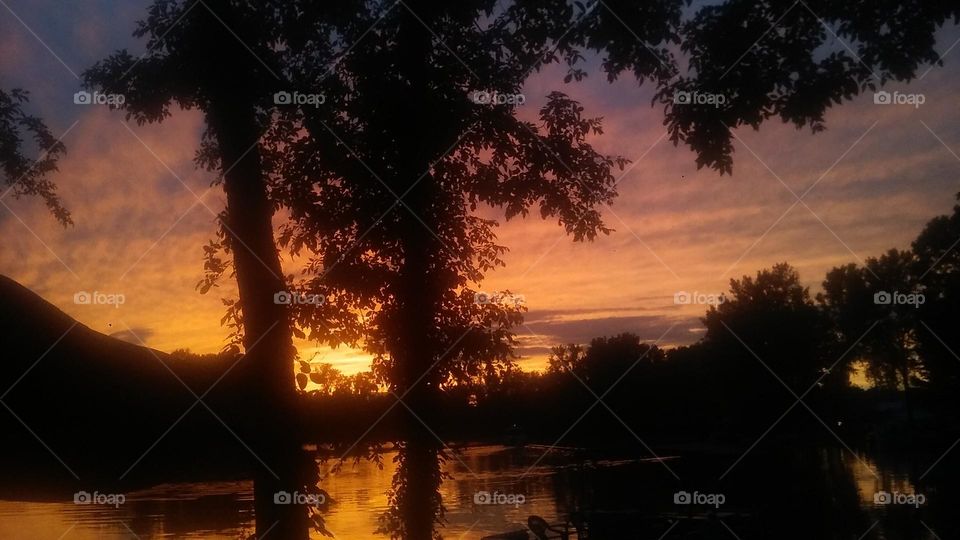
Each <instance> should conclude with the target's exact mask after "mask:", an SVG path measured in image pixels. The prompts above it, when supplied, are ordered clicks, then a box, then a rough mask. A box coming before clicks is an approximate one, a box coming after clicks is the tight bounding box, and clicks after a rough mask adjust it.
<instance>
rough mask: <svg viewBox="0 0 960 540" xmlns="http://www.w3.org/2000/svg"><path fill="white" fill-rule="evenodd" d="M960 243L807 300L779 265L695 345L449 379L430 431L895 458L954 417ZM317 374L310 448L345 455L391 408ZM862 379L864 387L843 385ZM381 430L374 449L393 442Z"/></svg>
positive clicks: (867, 264) (364, 377)
mask: <svg viewBox="0 0 960 540" xmlns="http://www.w3.org/2000/svg"><path fill="white" fill-rule="evenodd" d="M958 241H960V206H956V207H955V208H954V211H953V213H952V214H950V215H944V216H939V217H936V218H934V219H933V220H931V221H930V222H929V223H927V225H926V226H925V227H924V229H923V231H922V232H921V233H920V235H919V236H918V237H917V238H916V240H915V241H914V242H913V243H912V246H911V249H909V250H896V249H892V250H890V251H888V252H887V253H884V254H883V255H881V256H879V257H870V258H867V259H866V260H865V261H864V263H863V264H847V265H843V266H840V267H837V268H833V269H831V270H830V271H829V272H827V274H826V276H825V277H824V279H823V282H822V289H823V290H822V292H820V293H817V294H815V295H814V294H811V292H810V290H809V288H808V287H805V286H804V285H803V283H802V282H801V278H800V275H799V273H798V272H797V271H796V269H794V268H793V267H791V266H790V265H789V264H787V263H780V264H776V265H774V266H773V267H772V268H768V269H763V270H760V271H758V272H757V273H756V275H755V276H752V277H751V276H744V277H743V278H741V279H733V280H731V282H730V290H729V292H728V293H726V294H725V295H724V301H722V302H721V303H719V304H718V305H715V306H711V307H709V309H708V310H707V311H706V313H705V315H704V317H703V318H702V319H701V321H702V323H703V325H704V326H705V333H704V336H703V338H702V339H701V340H699V341H698V342H697V343H695V344H693V345H690V346H683V347H678V348H673V349H664V348H661V347H658V346H656V345H653V344H649V343H644V342H643V341H642V340H641V339H640V337H638V336H637V335H636V334H631V333H623V334H619V335H614V336H608V337H598V338H595V339H593V340H592V341H591V342H590V343H589V344H564V345H558V346H556V347H554V348H553V349H552V351H551V354H550V357H549V361H548V366H547V368H546V370H545V371H543V372H524V371H521V370H519V369H518V368H517V367H516V365H511V366H510V367H509V368H508V369H507V370H505V371H503V372H499V373H494V374H489V373H487V374H482V375H479V376H474V377H470V378H469V379H461V380H453V379H451V380H449V381H448V383H447V384H445V385H444V386H443V388H442V392H441V394H442V397H441V398H440V400H441V405H440V410H441V411H442V413H438V414H434V415H433V417H432V418H431V423H430V426H431V427H432V428H434V429H435V430H436V431H437V432H438V434H439V435H440V436H441V437H443V438H449V439H451V440H460V441H471V440H497V441H504V442H514V441H515V442H524V441H525V442H544V443H548V444H549V443H554V442H559V441H557V438H558V437H560V436H561V435H562V434H564V432H565V430H567V428H569V427H570V426H571V424H574V423H576V425H575V427H574V428H573V429H572V430H570V431H569V432H568V433H566V434H565V435H564V437H563V440H564V441H566V442H567V443H569V444H576V445H588V446H589V445H594V446H604V445H611V444H612V445H622V444H637V443H638V442H639V441H638V435H639V436H640V437H642V439H644V440H646V439H647V437H650V440H652V441H656V442H657V443H659V444H661V445H662V444H668V445H669V444H673V445H684V444H692V443H696V444H700V445H706V446H709V445H710V444H713V443H715V444H717V445H725V444H728V443H733V442H738V441H740V440H741V439H743V438H750V437H756V436H759V434H760V433H761V432H762V431H763V430H765V429H766V428H768V427H770V426H771V424H773V423H774V422H777V423H778V425H779V426H780V428H779V429H777V430H775V433H774V434H773V437H772V438H771V440H773V441H776V440H777V438H778V437H781V438H782V437H787V438H792V439H796V440H798V441H799V440H801V439H802V440H806V441H809V442H811V443H816V444H819V443H822V442H823V441H824V440H827V441H832V440H833V436H832V434H831V432H833V433H835V434H838V435H840V436H841V438H843V439H846V438H849V437H852V438H853V439H852V440H857V441H863V442H864V443H869V444H874V443H888V444H895V443H902V442H907V440H905V439H902V438H901V437H900V435H901V434H902V433H903V432H904V431H906V430H911V429H912V430H914V434H916V431H917V430H920V431H922V432H923V433H927V434H930V435H935V436H937V437H944V438H949V437H950V436H952V435H954V433H955V432H956V431H957V427H956V426H957V425H958V424H957V422H956V420H957V418H958V416H960V415H958V413H960V408H958V405H957V403H956V400H955V399H952V397H951V396H952V395H953V393H955V392H956V391H957V390H958V383H960V381H958V375H960V359H958V358H957V357H956V355H955V354H954V351H957V350H960V343H958V341H960V337H958V336H957V334H956V332H955V331H953V326H954V325H955V323H956V320H957V318H958V316H960V305H958V298H960V264H958V263H960V253H958V252H957V250H956V249H955V247H956V244H957V242H958ZM311 370H312V373H311V376H310V379H311V380H312V381H313V383H314V386H311V387H310V389H309V390H308V392H307V393H306V398H305V400H306V408H307V409H308V410H309V411H310V413H309V415H308V416H310V417H313V418H318V419H320V420H321V421H320V422H311V423H310V424H309V425H311V426H318V427H319V426H322V429H323V431H319V430H318V431H317V432H316V433H314V434H313V436H315V437H317V440H323V438H324V437H323V434H326V435H327V436H329V435H330V434H334V438H335V439H337V440H339V439H341V438H342V439H343V440H344V441H346V442H350V443H354V442H355V439H356V438H357V437H360V436H361V435H362V431H360V428H361V427H362V428H364V429H366V427H368V426H369V425H370V424H371V423H373V422H375V421H376V420H377V419H378V418H379V417H380V416H381V415H383V414H384V412H385V411H386V410H387V409H390V408H391V406H393V405H395V403H396V397H395V396H393V395H391V394H388V393H382V392H379V391H378V387H377V384H376V378H375V377H374V375H373V374H372V373H369V372H363V373H358V374H355V375H352V376H345V375H343V374H342V373H340V372H338V371H337V370H336V369H335V368H334V367H333V366H331V365H329V364H316V365H313V366H312V367H311ZM855 373H856V374H857V375H856V377H858V378H862V379H863V381H865V382H866V383H867V384H866V385H865V386H866V387H864V385H855V384H852V382H851V377H852V376H854V374H855ZM588 409H589V412H587V413H586V415H584V412H585V411H587V410H588ZM787 411H789V414H787V415H786V416H785V417H784V418H782V419H779V420H778V418H779V417H780V416H781V415H784V414H785V412H787ZM811 413H812V414H811ZM389 418H390V415H389V414H388V415H387V420H385V421H383V422H381V423H380V424H379V426H378V428H376V429H374V430H373V431H371V435H370V436H371V437H373V438H383V439H384V440H386V439H389V438H390V437H391V436H392V435H394V433H392V432H391V429H392V428H391V425H392V423H391V422H390V421H389ZM825 427H826V428H827V429H825ZM640 434H642V435H640ZM841 434H842V435H841ZM351 438H353V439H354V440H351Z"/></svg>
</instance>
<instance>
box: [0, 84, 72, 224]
mask: <svg viewBox="0 0 960 540" xmlns="http://www.w3.org/2000/svg"><path fill="white" fill-rule="evenodd" d="M28 101H29V96H28V93H27V92H26V91H24V90H22V89H19V88H14V89H12V90H10V91H7V90H4V89H2V88H0V170H2V171H3V183H2V184H0V185H4V186H6V188H5V189H4V190H3V193H4V194H7V193H12V194H13V196H14V197H16V198H20V197H22V196H24V195H32V196H37V197H40V198H41V199H43V202H44V204H46V206H47V209H48V210H49V211H50V213H51V214H53V216H54V218H56V220H57V221H58V222H60V224H61V225H63V226H67V225H72V224H73V221H72V220H71V219H70V212H68V211H67V209H66V208H64V206H63V204H62V202H61V201H60V197H59V196H58V195H57V192H56V186H55V185H54V183H53V181H51V180H50V179H49V178H48V177H49V175H51V174H53V173H54V172H56V171H57V160H59V159H60V158H61V157H63V155H64V154H65V153H66V151H67V149H66V146H64V144H63V143H62V142H60V141H59V140H58V139H57V138H56V137H54V136H53V134H52V133H50V129H49V128H47V126H46V124H44V123H43V120H41V119H40V118H38V117H36V116H33V115H31V114H28V113H27V112H25V111H24V109H23V106H24V104H25V103H27V102H28ZM25 138H27V139H30V140H31V141H30V142H28V141H25V140H24V139H25ZM30 144H32V145H33V146H35V147H36V150H37V154H38V155H37V156H36V157H33V156H31V155H29V154H30V151H29V148H30V147H29V146H25V145H30Z"/></svg>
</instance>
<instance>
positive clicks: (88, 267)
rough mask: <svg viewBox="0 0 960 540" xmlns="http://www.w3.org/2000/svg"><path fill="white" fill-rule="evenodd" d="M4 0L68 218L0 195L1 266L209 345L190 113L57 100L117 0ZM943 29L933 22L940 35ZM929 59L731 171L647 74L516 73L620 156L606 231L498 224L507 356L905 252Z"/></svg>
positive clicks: (748, 134)
mask: <svg viewBox="0 0 960 540" xmlns="http://www.w3.org/2000/svg"><path fill="white" fill-rule="evenodd" d="M10 7H11V8H12V9H13V11H15V12H16V13H17V14H18V16H20V18H21V19H22V21H23V23H24V24H26V25H28V26H30V27H31V28H32V29H33V30H34V32H36V33H37V34H38V37H34V36H33V35H31V33H30V32H29V31H28V30H27V29H26V28H25V27H24V26H23V25H22V24H21V23H20V22H19V21H17V20H16V19H15V18H13V17H11V16H10V14H9V12H0V73H2V74H3V79H2V80H0V83H2V85H3V86H4V87H14V86H23V87H26V88H29V89H31V90H32V95H33V102H32V103H31V105H30V108H31V110H32V111H34V112H37V113H39V114H41V115H43V116H44V118H45V119H46V121H47V123H48V125H49V126H50V127H51V129H52V131H53V132H54V133H55V134H56V135H60V134H63V133H64V132H67V133H66V135H65V136H64V138H63V140H64V143H65V144H66V145H67V147H68V152H69V153H68V155H67V157H66V158H64V159H63V161H62V162H61V167H60V169H61V170H60V172H59V173H58V174H56V175H55V177H54V178H55V180H56V182H57V183H58V184H59V186H60V193H61V195H62V197H63V200H64V203H65V204H66V206H67V207H68V208H69V209H70V211H71V212H72V213H73V219H74V221H75V222H76V225H75V226H74V227H72V228H69V229H62V228H60V227H59V226H58V225H57V224H56V223H55V221H54V220H53V219H52V218H51V217H50V216H49V215H48V214H47V212H46V209H45V208H44V207H43V205H42V204H41V203H40V202H39V201H37V200H20V201H17V200H13V199H12V198H11V197H6V198H4V199H3V200H2V202H3V203H4V204H6V205H7V206H8V207H9V210H8V209H6V208H4V207H3V206H0V236H2V237H3V238H4V249H3V251H2V252H0V273H3V274H6V275H8V276H10V277H12V278H13V279H15V280H17V281H19V282H20V283H22V284H24V285H25V286H27V287H29V288H31V289H33V290H34V291H36V292H37V293H38V294H40V295H42V296H43V297H44V298H46V299H47V300H49V301H51V302H53V303H54V304H56V305H57V306H58V307H60V308H61V309H63V310H64V311H66V312H67V313H68V314H70V315H71V316H73V317H75V318H77V319H78V320H80V321H81V322H82V323H84V324H87V325H88V326H90V327H91V328H94V329H96V330H99V331H101V332H104V333H122V334H125V335H126V337H127V338H128V339H132V340H133V341H136V338H135V337H134V336H138V337H139V338H140V339H142V340H144V341H145V342H146V344H147V345H149V346H151V347H154V348H157V349H161V350H168V351H169V350H172V349H174V348H180V347H188V348H190V349H192V350H193V351H195V352H214V351H217V350H219V349H220V348H221V347H222V345H223V340H224V338H225V336H226V331H225V329H223V328H221V327H220V325H219V320H220V317H221V316H222V315H223V306H222V304H221V302H220V297H221V296H234V295H235V292H236V291H235V290H234V288H233V286H232V284H231V283H230V282H229V280H227V281H225V282H224V283H223V287H222V288H221V289H220V290H215V291H213V292H211V293H209V294H207V295H200V294H199V293H197V292H196V291H195V289H194V286H195V285H196V283H197V281H198V280H199V279H200V278H201V276H202V258H201V256H202V251H201V245H202V244H203V243H205V242H206V240H207V239H209V238H210V237H211V236H212V234H213V232H214V214H215V213H216V212H218V211H219V210H220V209H221V208H222V207H223V201H224V197H223V193H222V191H221V190H220V189H219V188H215V189H212V190H209V184H210V180H211V178H212V177H211V175H210V174H207V173H205V172H201V171H198V170H196V169H195V167H194V165H193V161H192V160H193V156H194V152H195V150H196V148H197V146H198V142H199V135H200V131H201V117H200V115H199V114H197V113H196V112H181V113H177V114H174V116H173V117H172V118H171V119H169V120H168V121H166V122H165V123H164V124H162V125H158V126H143V127H138V126H136V125H131V124H126V123H125V122H124V121H123V117H122V114H120V113H111V112H110V111H108V110H107V109H106V108H105V107H98V106H80V105H74V104H73V102H72V94H73V92H75V91H76V90H77V89H78V88H79V83H78V81H77V80H76V79H75V78H74V76H73V74H71V71H72V72H74V73H80V72H81V71H82V70H83V69H84V68H86V67H88V66H89V65H91V63H92V62H93V61H95V60H96V59H98V58H100V57H103V56H105V55H106V54H108V53H110V52H111V51H112V50H114V49H116V48H118V47H121V46H129V47H131V48H132V49H133V50H134V51H139V50H141V49H140V48H138V47H142V44H137V43H136V42H135V41H132V40H131V39H130V38H129V34H130V31H131V30H132V28H133V22H132V21H133V19H135V18H136V17H138V16H140V14H141V13H142V8H141V7H130V6H125V7H123V8H122V9H120V10H118V11H117V12H116V13H113V14H112V15H114V16H115V17H116V18H117V19H119V20H117V19H110V17H108V14H106V13H101V12H98V11H96V10H94V11H95V12H94V13H92V14H91V16H90V17H88V18H87V19H86V20H85V22H84V23H83V24H79V25H74V26H69V21H70V20H72V19H71V17H72V16H74V15H73V14H71V13H69V12H68V11H69V10H67V9H65V8H63V7H62V6H60V4H59V3H55V2H50V1H48V2H34V3H28V2H10ZM107 21H110V22H109V23H108V22H107ZM67 27H69V31H59V32H57V33H56V34H55V35H54V34H53V33H52V32H51V31H50V30H49V29H50V28H60V29H63V28H67ZM38 38H39V39H38ZM950 38H953V39H950ZM955 38H956V36H955V35H953V34H952V33H949V34H948V33H946V32H945V33H944V35H943V36H941V39H940V45H939V46H938V50H941V51H946V50H947V49H948V48H949V46H950V44H951V43H953V42H954V39H955ZM40 40H43V41H44V42H45V43H47V44H48V46H49V47H50V48H51V49H52V50H53V53H51V51H49V50H47V48H46V47H45V46H44V44H43V43H41V41H40ZM954 56H955V57H954ZM57 57H60V60H62V61H63V63H61V61H60V60H58V59H57ZM944 61H945V64H946V65H945V67H944V68H937V69H934V70H933V71H931V72H929V73H928V74H926V75H925V76H924V77H923V78H922V79H921V80H920V81H918V82H916V83H914V84H912V85H910V86H895V87H891V88H890V90H894V89H899V90H901V91H904V92H909V93H923V94H924V95H925V96H926V102H925V103H924V105H922V106H921V107H919V108H913V107H910V106H905V105H904V106H899V105H887V106H883V105H875V104H874V103H873V100H872V98H871V96H861V97H860V98H859V99H857V100H856V101H855V102H852V103H848V104H846V105H844V106H843V107H841V108H839V109H834V110H831V111H830V112H829V113H828V115H827V126H828V131H827V132H825V133H822V134H819V135H816V136H813V135H811V134H810V133H809V132H808V131H796V130H795V129H793V128H792V127H790V126H784V125H780V124H777V123H775V122H771V123H770V124H768V125H765V126H763V127H762V129H761V131H760V132H753V131H752V130H743V129H742V130H739V131H738V132H737V135H738V137H739V138H740V139H741V140H740V141H738V142H736V143H735V149H736V153H735V162H734V174H733V176H732V177H731V176H726V177H720V176H719V175H718V174H717V173H715V172H713V171H697V170H696V167H695V164H694V155H693V154H692V153H691V152H689V151H688V150H687V149H686V148H684V147H680V148H675V147H674V146H673V145H672V144H671V143H670V142H669V141H668V140H667V139H666V137H665V136H664V129H663V126H662V111H661V110H659V109H652V108H651V107H650V105H649V104H650V96H651V91H650V89H648V88H637V86H636V83H635V82H634V81H633V80H630V79H627V80H623V81H619V82H617V83H615V84H613V85H610V84H608V83H607V82H606V80H605V78H604V77H602V76H596V75H593V76H591V77H590V78H589V79H588V80H587V81H585V82H584V83H581V84H579V85H563V84H562V83H561V82H560V80H559V79H560V77H559V75H558V74H557V73H556V72H553V71H551V70H547V71H546V72H544V73H542V74H540V75H538V76H537V77H536V78H535V79H534V80H532V81H531V82H530V84H529V85H528V87H527V88H526V94H527V104H526V105H525V106H524V107H525V111H523V114H524V115H527V114H531V113H533V112H535V111H536V109H537V108H538V107H539V104H540V103H542V102H543V100H544V96H545V95H546V93H547V92H548V91H549V90H551V89H554V88H561V89H563V90H564V91H566V92H568V93H570V94H571V95H573V96H574V97H576V98H578V99H580V100H581V101H582V102H583V103H584V105H585V106H586V110H587V112H588V113H590V114H592V115H597V116H603V117H604V118H605V122H604V127H605V133H604V135H602V136H600V137H598V138H597V139H596V140H595V141H594V144H595V145H596V146H598V147H599V148H600V149H601V150H602V151H604V152H606V153H610V154H621V155H624V156H626V157H628V158H630V159H631V160H633V161H634V164H633V165H632V166H631V168H630V169H629V170H628V171H626V173H624V174H623V175H622V177H621V178H620V180H619V182H620V183H619V189H620V193H621V194H620V197H619V198H618V199H617V201H616V203H615V204H614V205H613V207H612V208H607V209H605V210H604V212H603V214H604V216H605V218H606V220H607V224H608V225H609V226H611V227H612V228H614V229H616V232H614V233H613V234H611V235H610V236H609V237H604V238H600V239H598V240H597V241H596V242H594V243H592V244H575V243H573V242H572V240H571V239H570V238H569V237H566V236H564V234H563V231H562V230H561V229H560V228H559V227H558V226H557V225H556V223H553V222H544V221H541V220H539V219H538V218H535V217H533V218H529V219H526V220H517V221H513V222H510V223H506V224H504V225H503V226H502V227H501V228H500V241H501V243H502V244H505V245H507V246H509V247H510V250H511V251H510V252H509V253H508V254H507V256H506V262H507V267H506V268H505V269H502V270H498V271H496V272H494V273H492V274H490V275H489V276H488V279H487V282H486V283H485V284H484V287H483V288H484V289H485V290H489V291H493V290H500V289H510V290H511V291H513V292H515V293H518V294H522V295H524V297H525V299H526V304H527V306H528V307H529V309H530V312H529V314H528V317H527V323H526V325H525V326H523V327H520V328H519V329H518V332H519V333H520V335H521V336H522V343H523V345H524V348H523V349H522V350H521V352H522V353H523V354H524V359H523V360H522V362H521V363H522V365H524V366H525V367H527V368H530V369H535V368H537V367H540V366H542V364H543V360H544V357H545V351H546V348H547V347H549V346H552V345H554V344H557V343H559V342H567V341H577V342H584V341H587V340H589V338H590V337H594V336H598V335H604V334H612V333H617V332H622V331H633V332H636V333H638V334H640V335H641V337H643V338H645V339H649V340H651V341H652V340H656V339H658V338H661V336H663V337H662V342H661V343H662V344H665V345H674V344H680V343H689V342H692V341H694V340H696V339H697V338H698V337H699V336H700V333H699V332H700V326H699V323H698V321H697V317H698V316H700V315H701V314H702V313H703V311H704V309H705V307H704V306H698V305H685V306H677V305H675V304H674V294H675V293H677V292H678V291H688V292H694V291H697V292H700V293H707V294H713V293H719V292H723V291H724V290H726V289H727V283H728V281H729V279H730V278H731V277H739V276H741V275H743V274H747V273H749V274H752V273H754V272H755V271H756V270H758V269H759V268H762V267H767V266H771V265H773V264H774V263H776V262H780V261H788V262H790V263H791V264H793V265H795V266H796V267H798V269H799V270H800V273H801V278H802V279H803V280H804V281H805V282H806V283H808V284H809V285H811V288H812V289H813V290H814V292H815V291H816V289H817V288H818V286H819V282H820V281H821V280H822V279H823V275H824V273H825V272H826V271H827V270H828V269H829V268H831V267H832V266H836V265H840V264H844V263H848V262H856V261H858V260H860V259H863V258H866V257H868V256H871V255H877V254H880V253H881V252H883V251H885V250H886V249H888V248H891V247H900V248H903V247H907V246H908V245H909V242H910V241H911V240H912V238H913V237H915V236H916V234H917V233H918V232H919V231H920V229H921V228H922V226H923V224H924V223H925V222H926V221H927V220H929V219H930V218H932V217H933V216H935V215H938V214H943V213H947V212H948V211H949V210H950V208H951V207H952V205H953V203H954V199H953V195H954V194H955V193H957V192H958V191H960V182H958V180H960V174H958V173H960V158H958V157H957V154H958V153H960V122H958V121H957V120H958V114H960V113H958V110H960V109H958V107H957V97H956V95H955V88H957V84H956V82H957V80H958V78H960V68H958V64H960V52H956V51H954V53H953V55H949V54H948V55H947V56H946V57H945V60H944ZM64 64H66V66H65V65H64ZM938 139H939V140H938ZM754 154H755V155H754ZM777 177H779V178H780V180H782V181H783V182H784V183H785V184H786V185H787V186H788V187H789V190H793V191H794V192H795V193H797V194H798V195H800V194H801V193H803V192H804V191H806V190H807V189H808V188H809V187H810V186H811V185H814V184H816V185H815V187H814V188H813V189H812V190H811V191H810V192H809V193H808V194H807V195H806V196H805V197H804V203H801V204H796V206H793V208H792V209H790V210H789V212H788V213H786V215H784V213H785V212H787V210H788V209H789V208H791V206H792V205H793V204H794V203H795V202H796V199H795V198H794V196H793V195H792V194H791V192H790V191H789V190H788V188H787V187H785V186H784V185H783V184H781V182H780V180H778V178H777ZM198 197H199V199H200V201H202V202H198ZM286 262H287V263H288V267H285V270H287V272H288V273H289V272H290V271H291V270H292V266H290V265H289V262H290V261H286ZM94 290H96V291H100V292H106V293H122V294H123V295H124V296H125V300H126V301H125V303H124V304H123V305H121V306H119V307H111V306H93V305H77V304H74V302H73V296H74V294H75V293H76V292H78V291H94ZM668 330H669V332H668ZM665 332H666V334H665ZM301 352H302V353H303V355H304V356H305V357H307V358H309V357H311V356H313V354H314V353H318V356H317V359H318V360H320V361H325V362H330V363H333V364H335V365H336V366H337V367H339V368H340V369H342V370H344V371H345V372H348V373H350V372H355V371H358V370H361V369H365V368H366V367H367V363H368V359H367V358H366V357H365V356H364V355H363V354H361V353H359V352H355V351H346V350H337V351H329V350H320V351H317V350H316V349H314V348H312V347H311V346H310V344H309V343H302V344H301Z"/></svg>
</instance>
